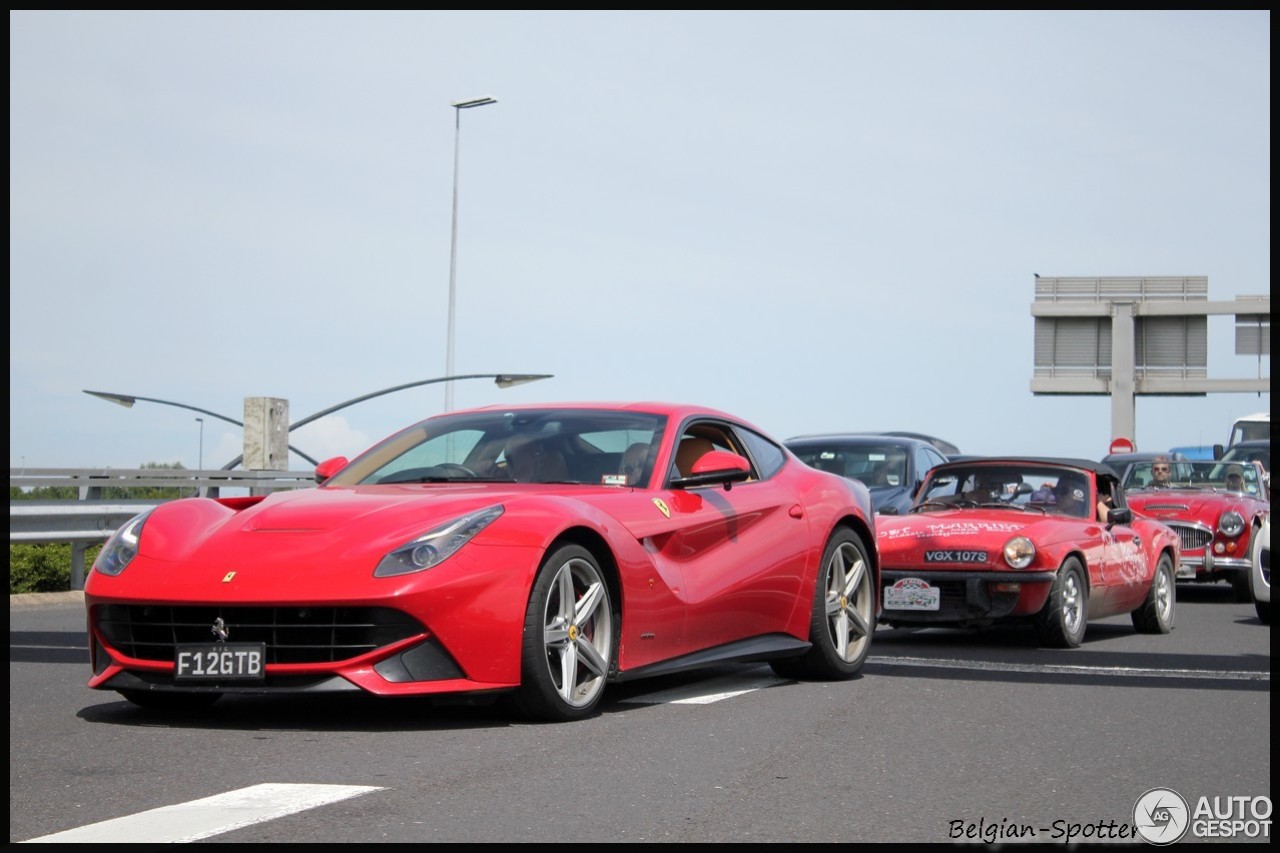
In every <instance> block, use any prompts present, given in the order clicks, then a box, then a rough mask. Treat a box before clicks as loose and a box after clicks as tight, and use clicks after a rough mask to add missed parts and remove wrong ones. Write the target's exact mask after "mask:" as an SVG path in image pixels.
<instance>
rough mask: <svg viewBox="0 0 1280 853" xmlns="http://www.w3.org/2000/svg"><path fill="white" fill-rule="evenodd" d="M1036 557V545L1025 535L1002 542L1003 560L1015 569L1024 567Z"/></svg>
mask: <svg viewBox="0 0 1280 853" xmlns="http://www.w3.org/2000/svg"><path fill="white" fill-rule="evenodd" d="M1035 558H1036V546H1035V545H1033V544H1032V543H1031V540H1030V539H1028V538H1027V537H1025V536H1015V537H1013V538H1012V539H1010V540H1009V541H1008V542H1006V543H1004V561H1005V562H1006V563H1008V564H1009V565H1010V566H1012V567H1013V568H1015V569H1025V568H1026V567H1027V566H1029V565H1031V561H1032V560H1034V559H1035Z"/></svg>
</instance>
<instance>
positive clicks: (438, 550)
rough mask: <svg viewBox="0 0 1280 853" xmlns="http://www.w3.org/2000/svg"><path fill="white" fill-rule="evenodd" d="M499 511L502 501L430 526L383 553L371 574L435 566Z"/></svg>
mask: <svg viewBox="0 0 1280 853" xmlns="http://www.w3.org/2000/svg"><path fill="white" fill-rule="evenodd" d="M502 512H503V507H502V504H494V505H493V506H491V507H486V508H485V509H481V510H477V511H476V512H472V513H468V514H467V515H464V516H460V517H458V518H455V519H454V520H453V521H449V522H446V523H445V524H442V525H440V526H439V527H436V528H434V529H432V530H429V531H427V532H426V533H424V534H422V535H421V536H419V537H417V538H416V539H412V540H410V541H408V542H406V543H404V544H403V545H401V546H400V547H399V548H397V549H395V550H394V551H392V552H391V553H390V554H387V555H386V556H385V557H383V558H382V560H380V561H379V562H378V567H377V568H376V569H374V570H373V576H374V577H375V578H390V577H395V576H396V575H407V574H410V573H411V572H420V571H422V570H423V569H429V568H431V567H432V566H438V565H440V564H441V563H443V562H444V561H445V560H447V559H449V558H450V557H452V556H453V554H454V552H455V551H457V550H458V549H459V548H461V547H462V546H463V545H465V544H467V543H468V542H470V541H471V538H472V537H473V536H475V535H476V534H477V533H479V532H480V531H481V530H484V529H485V528H486V527H488V526H489V524H490V523H491V522H492V521H493V520H494V519H496V518H497V517H498V516H500V515H502Z"/></svg>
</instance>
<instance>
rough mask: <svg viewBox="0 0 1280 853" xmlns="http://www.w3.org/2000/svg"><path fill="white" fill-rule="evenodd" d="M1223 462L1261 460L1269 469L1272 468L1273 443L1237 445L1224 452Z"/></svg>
mask: <svg viewBox="0 0 1280 853" xmlns="http://www.w3.org/2000/svg"><path fill="white" fill-rule="evenodd" d="M1222 461H1223V462H1261V463H1262V467H1263V468H1264V469H1266V470H1267V471H1270V470H1271V445H1269V444H1268V445H1265V446H1264V445H1258V444H1247V445H1236V446H1235V447H1232V448H1231V449H1229V450H1228V451H1227V452H1226V453H1224V454H1222Z"/></svg>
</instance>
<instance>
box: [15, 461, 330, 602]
mask: <svg viewBox="0 0 1280 853" xmlns="http://www.w3.org/2000/svg"><path fill="white" fill-rule="evenodd" d="M314 485H315V474H314V472H312V471H225V470H221V469H219V470H216V471H188V470H183V469H180V468H172V469H171V468H10V469H9V488H10V491H11V492H12V490H13V489H14V488H18V489H23V490H28V489H37V488H48V487H53V486H69V487H72V488H74V489H75V490H76V494H77V498H76V499H74V500H21V499H19V500H12V499H11V500H10V501H9V542H10V544H14V543H25V544H40V543H54V542H69V543H71V588H72V589H84V571H85V566H84V555H85V550H86V549H87V548H89V547H90V546H92V545H97V544H100V543H102V542H106V541H107V539H109V538H110V537H111V534H112V533H115V532H116V530H117V528H119V527H120V525H121V524H124V523H125V522H126V521H128V520H129V519H130V518H133V517H134V516H135V515H137V514H138V513H140V512H145V511H146V510H148V509H150V508H152V507H154V506H157V505H158V504H160V503H163V502H164V500H122V499H104V498H103V496H102V494H103V490H104V489H108V488H113V489H130V488H177V489H180V490H182V491H183V493H184V496H186V497H195V496H199V497H211V498H216V497H219V496H220V495H223V493H224V492H226V491H231V492H235V493H238V494H250V495H259V494H268V493H270V492H278V491H285V490H291V489H305V488H310V487H312V486H314ZM228 496H229V495H228Z"/></svg>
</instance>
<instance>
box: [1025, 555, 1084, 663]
mask: <svg viewBox="0 0 1280 853" xmlns="http://www.w3.org/2000/svg"><path fill="white" fill-rule="evenodd" d="M1088 613H1089V588H1088V587H1087V586H1086V585H1085V582H1084V570H1083V569H1082V568H1081V567H1080V561H1079V560H1078V559H1076V558H1075V557H1069V558H1068V559H1067V560H1066V561H1065V562H1064V563H1063V564H1062V568H1060V569H1058V576H1057V578H1055V579H1054V581H1053V590H1052V591H1051V592H1050V593H1049V600H1048V601H1046V602H1045V603H1044V607H1043V608H1042V609H1041V610H1040V612H1039V614H1037V615H1036V630H1037V633H1038V634H1039V635H1040V642H1041V643H1043V644H1044V645H1046V646H1053V647H1054V648H1059V649H1074V648H1077V647H1078V646H1079V645H1080V643H1081V641H1082V640H1084V629H1085V624H1086V621H1087V619H1088Z"/></svg>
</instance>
